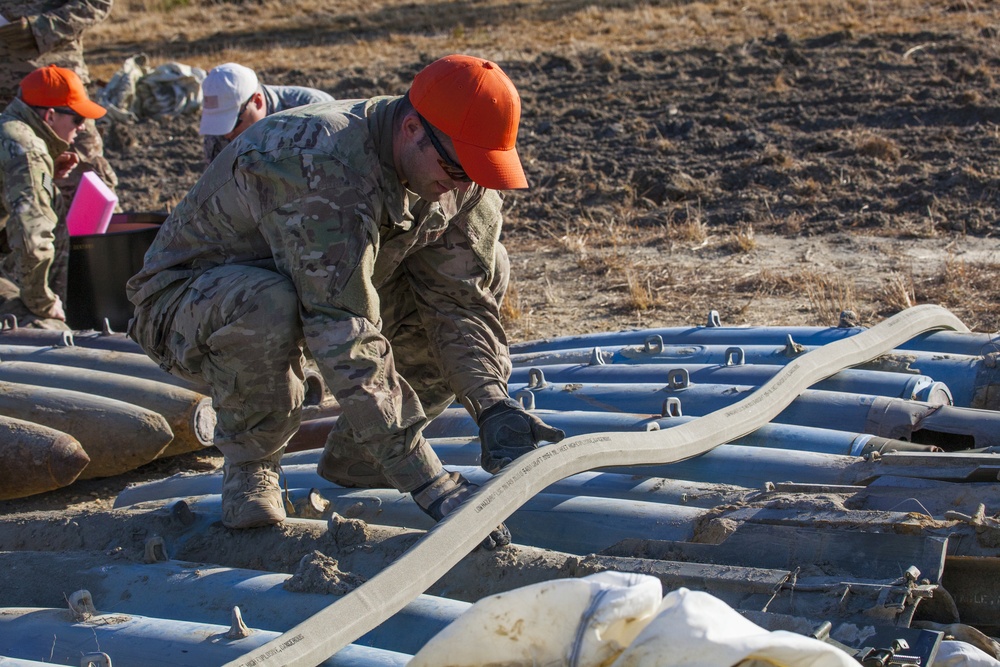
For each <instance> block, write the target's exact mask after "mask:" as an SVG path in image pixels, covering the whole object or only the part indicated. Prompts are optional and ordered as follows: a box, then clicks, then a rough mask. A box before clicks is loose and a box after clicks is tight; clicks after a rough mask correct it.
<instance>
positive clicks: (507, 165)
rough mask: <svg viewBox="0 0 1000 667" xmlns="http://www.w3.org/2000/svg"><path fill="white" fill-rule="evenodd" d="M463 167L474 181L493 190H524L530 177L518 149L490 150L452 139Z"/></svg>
mask: <svg viewBox="0 0 1000 667" xmlns="http://www.w3.org/2000/svg"><path fill="white" fill-rule="evenodd" d="M452 144H453V145H454V146H455V153H456V155H457V156H458V161H459V162H460V163H461V164H462V169H464V170H465V173H467V174H468V175H469V178H471V179H472V180H473V181H475V182H476V183H478V184H479V185H481V186H483V187H484V188H489V189H491V190H524V189H525V188H527V187H528V179H527V178H525V176H524V169H522V168H521V159H520V158H519V157H518V156H517V149H516V148H511V149H510V150H490V149H488V148H482V147H480V146H476V145H474V144H467V143H464V142H461V141H455V140H454V139H452Z"/></svg>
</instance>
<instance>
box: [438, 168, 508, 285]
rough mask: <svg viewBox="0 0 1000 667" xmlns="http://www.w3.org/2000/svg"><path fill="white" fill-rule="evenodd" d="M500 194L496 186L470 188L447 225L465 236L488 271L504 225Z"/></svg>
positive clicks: (491, 267) (490, 270) (492, 263)
mask: <svg viewBox="0 0 1000 667" xmlns="http://www.w3.org/2000/svg"><path fill="white" fill-rule="evenodd" d="M502 208H503V197H502V196H501V194H500V193H499V192H497V191H496V190H487V189H485V188H476V189H474V190H470V191H469V193H468V195H467V197H466V198H465V200H464V201H463V202H462V204H461V207H460V208H459V211H458V213H457V214H456V215H455V217H454V218H453V219H452V221H451V223H450V225H449V227H450V228H451V229H452V230H455V231H457V232H459V233H461V234H462V235H464V236H465V237H466V238H467V239H468V243H469V247H470V248H471V249H472V252H473V253H474V254H475V256H476V259H477V260H478V261H479V262H480V263H481V264H482V266H483V268H484V269H485V270H486V271H487V273H492V271H493V267H494V265H495V261H496V245H497V243H498V242H499V240H500V230H501V227H502V226H503V214H502V213H501V209H502Z"/></svg>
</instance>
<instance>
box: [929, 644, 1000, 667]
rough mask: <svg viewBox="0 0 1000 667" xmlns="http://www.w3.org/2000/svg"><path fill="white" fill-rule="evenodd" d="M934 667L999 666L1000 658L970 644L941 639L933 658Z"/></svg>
mask: <svg viewBox="0 0 1000 667" xmlns="http://www.w3.org/2000/svg"><path fill="white" fill-rule="evenodd" d="M934 667H1000V660H997V659H996V658H994V657H993V656H992V655H990V654H989V653H987V652H986V651H983V650H981V649H978V648H976V647H975V646H973V645H972V644H968V643H966V642H958V641H943V642H941V646H940V647H938V652H937V657H935V658H934Z"/></svg>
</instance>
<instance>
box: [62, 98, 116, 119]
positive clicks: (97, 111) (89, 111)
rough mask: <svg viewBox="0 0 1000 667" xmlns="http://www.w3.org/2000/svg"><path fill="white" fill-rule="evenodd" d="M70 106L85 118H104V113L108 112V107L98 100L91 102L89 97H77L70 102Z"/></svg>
mask: <svg viewBox="0 0 1000 667" xmlns="http://www.w3.org/2000/svg"><path fill="white" fill-rule="evenodd" d="M66 106H68V107H69V108H70V109H72V110H73V111H75V112H77V113H78V114H80V115H81V116H83V117H84V118H90V119H92V120H97V119H98V118H103V117H104V114H106V113H107V112H108V110H107V109H105V108H104V107H102V106H101V105H100V104H98V103H97V102H91V101H90V100H89V99H87V98H83V99H82V100H81V99H76V100H73V101H72V102H70V103H68V104H67V105H66Z"/></svg>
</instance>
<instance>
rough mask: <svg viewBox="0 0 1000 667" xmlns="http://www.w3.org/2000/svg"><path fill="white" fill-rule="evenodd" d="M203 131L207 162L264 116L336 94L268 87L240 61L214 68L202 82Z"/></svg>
mask: <svg viewBox="0 0 1000 667" xmlns="http://www.w3.org/2000/svg"><path fill="white" fill-rule="evenodd" d="M201 90H202V93H203V102H202V107H201V126H200V127H199V130H198V131H199V133H200V134H202V135H203V136H204V137H205V162H206V163H211V162H212V160H214V159H215V157H216V156H217V155H218V154H219V153H221V152H222V149H223V148H225V147H226V146H227V145H229V142H230V141H232V140H233V139H235V138H236V137H238V136H240V134H241V133H242V132H243V131H244V130H246V129H247V128H248V127H250V126H251V125H253V124H254V123H256V122H257V121H258V120H260V119H261V118H266V117H267V116H270V115H271V114H273V113H278V112H279V111H284V110H285V109H294V108H295V107H301V106H305V105H307V104H314V103H316V102H329V101H331V100H333V96H332V95H329V94H328V93H324V92H323V91H322V90H317V89H315V88H307V87H305V86H267V85H264V84H262V83H260V82H259V81H258V80H257V73H256V72H254V71H253V70H252V69H250V68H249V67H244V66H243V65H240V64H237V63H226V64H224V65H219V66H218V67H213V68H212V69H210V70H209V71H208V75H207V76H206V77H205V80H204V81H202V83H201Z"/></svg>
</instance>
